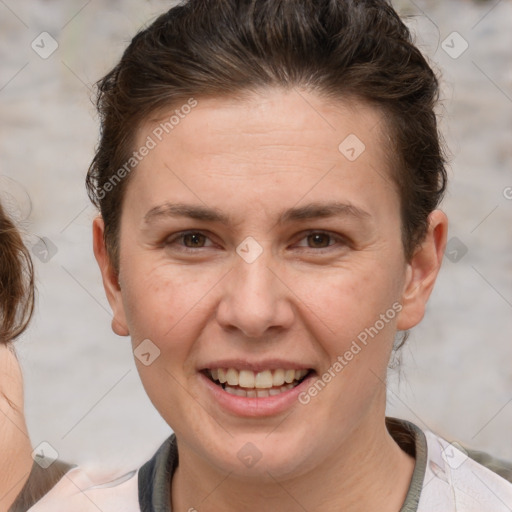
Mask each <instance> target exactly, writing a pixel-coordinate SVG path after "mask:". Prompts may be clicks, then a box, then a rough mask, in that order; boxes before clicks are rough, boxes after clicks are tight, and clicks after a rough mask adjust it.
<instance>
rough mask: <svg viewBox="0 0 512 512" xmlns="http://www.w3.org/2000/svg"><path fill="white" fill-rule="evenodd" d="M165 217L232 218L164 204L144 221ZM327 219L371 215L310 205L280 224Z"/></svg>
mask: <svg viewBox="0 0 512 512" xmlns="http://www.w3.org/2000/svg"><path fill="white" fill-rule="evenodd" d="M165 217H187V218H190V219H195V220H201V221H208V222H218V223H220V224H225V225H229V224H230V223H231V219H230V216H228V215H226V214H224V213H222V212H221V211H220V210H218V209H216V208H209V207H205V206H200V205H191V204H185V203H164V204H162V205H159V206H155V207H154V208H151V209H150V210H149V211H148V212H147V213H146V215H145V216H144V221H145V222H146V223H150V222H152V221H153V220H156V219H158V218H165ZM327 217H353V218H356V219H361V220H364V219H366V218H369V217H371V215H370V214H369V213H368V212H367V211H365V210H362V209H361V208H358V207H356V206H354V205H351V204H346V203H340V202H337V201H335V202H328V203H310V204H308V205H306V206H301V207H294V208H289V209H288V210H285V211H284V212H282V213H281V215H280V216H279V220H278V224H285V223H287V222H288V223H289V222H293V221H305V220H312V219H320V218H327Z"/></svg>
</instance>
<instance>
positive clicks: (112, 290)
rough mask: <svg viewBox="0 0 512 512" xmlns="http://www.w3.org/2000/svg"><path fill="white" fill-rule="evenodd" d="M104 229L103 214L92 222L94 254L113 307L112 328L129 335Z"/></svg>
mask: <svg viewBox="0 0 512 512" xmlns="http://www.w3.org/2000/svg"><path fill="white" fill-rule="evenodd" d="M104 230H105V225H104V222H103V219H102V218H101V216H98V217H96V218H95V219H94V221H93V224H92V233H93V249H94V256H95V258H96V261H97V262H98V266H99V267H100V271H101V277H102V280H103V288H104V289H105V294H106V296H107V299H108V302H109V304H110V307H111V308H112V313H113V317H112V330H113V331H114V332H115V333H116V334H117V335H118V336H128V335H129V334H130V333H129V330H128V325H127V322H126V315H125V311H124V305H123V297H122V295H121V287H120V285H119V278H118V274H117V272H116V270H115V269H114V267H113V266H112V263H111V261H110V257H109V254H108V251H107V248H106V247H105V241H104Z"/></svg>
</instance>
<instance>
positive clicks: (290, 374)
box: [284, 370, 295, 384]
mask: <svg viewBox="0 0 512 512" xmlns="http://www.w3.org/2000/svg"><path fill="white" fill-rule="evenodd" d="M294 380H295V370H286V372H285V374H284V381H285V382H286V383H288V384H290V383H291V382H293V381H294Z"/></svg>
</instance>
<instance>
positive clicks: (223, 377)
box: [212, 368, 227, 384]
mask: <svg viewBox="0 0 512 512" xmlns="http://www.w3.org/2000/svg"><path fill="white" fill-rule="evenodd" d="M214 371H215V370H212V377H213V372H214ZM217 372H218V375H219V382H220V383H221V384H224V382H226V381H227V379H226V371H225V370H224V369H223V368H219V369H218V370H217ZM213 378H215V377H213Z"/></svg>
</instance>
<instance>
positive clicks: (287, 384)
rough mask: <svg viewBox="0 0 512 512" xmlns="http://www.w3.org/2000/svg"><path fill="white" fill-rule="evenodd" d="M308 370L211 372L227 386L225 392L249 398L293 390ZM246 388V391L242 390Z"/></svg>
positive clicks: (218, 369) (217, 369) (229, 369)
mask: <svg viewBox="0 0 512 512" xmlns="http://www.w3.org/2000/svg"><path fill="white" fill-rule="evenodd" d="M307 373H308V370H284V369H281V368H279V369H277V370H264V371H261V372H253V371H251V370H240V371H238V370H237V369H236V368H215V369H213V370H210V376H211V377H212V379H213V380H215V381H218V382H220V383H221V384H226V386H225V390H228V388H229V390H230V391H228V393H231V394H236V395H238V396H247V397H249V398H255V397H263V396H274V395H277V394H278V393H280V392H281V390H283V389H284V390H286V389H290V388H292V387H293V386H294V385H295V384H297V381H300V380H301V379H302V378H303V377H304V376H305V375H306V374H307ZM241 388H244V389H241Z"/></svg>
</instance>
